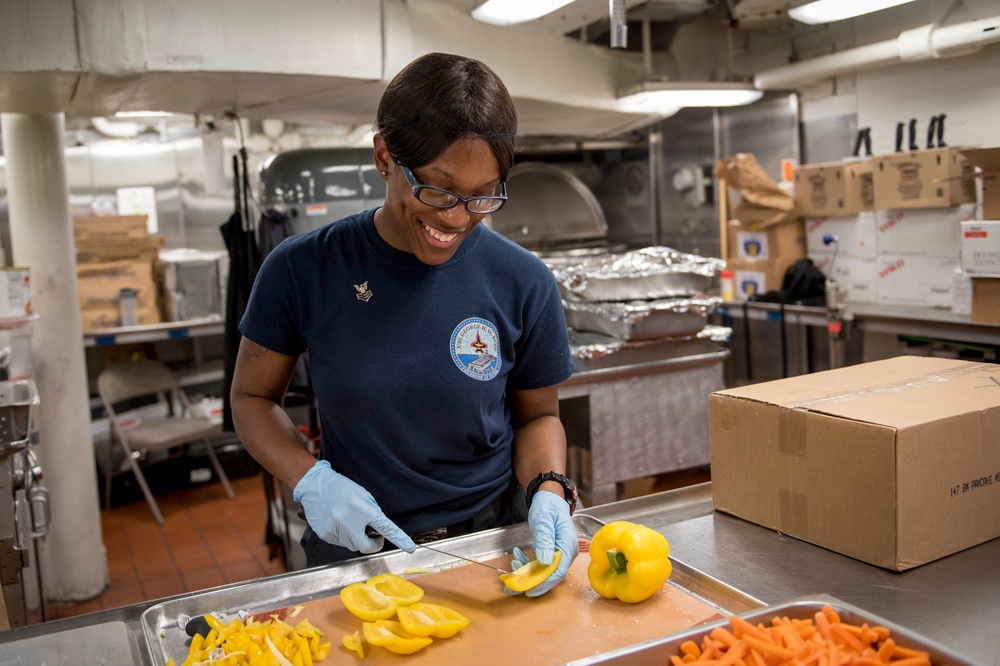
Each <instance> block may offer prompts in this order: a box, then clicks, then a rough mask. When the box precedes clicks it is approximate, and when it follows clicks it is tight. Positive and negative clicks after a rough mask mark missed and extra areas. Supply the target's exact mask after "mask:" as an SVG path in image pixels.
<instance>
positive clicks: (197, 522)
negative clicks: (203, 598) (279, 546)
mask: <svg viewBox="0 0 1000 666" xmlns="http://www.w3.org/2000/svg"><path fill="white" fill-rule="evenodd" d="M231 484H232V486H233V492H234V493H235V494H236V499H232V500H231V499H229V498H228V497H226V495H225V492H224V491H223V489H222V486H221V485H220V484H218V483H211V484H207V485H202V486H196V487H192V488H185V489H182V490H178V491H175V492H172V493H168V494H162V495H158V496H157V498H156V501H157V503H158V504H159V505H160V511H162V512H163V517H164V524H163V525H162V526H160V525H157V523H156V520H154V518H153V514H152V512H151V511H150V510H149V505H148V504H146V502H145V501H144V500H139V501H136V502H132V503H130V504H126V505H123V506H118V507H113V508H111V509H105V510H103V511H101V530H102V532H103V533H104V545H105V548H106V549H107V553H108V577H109V579H110V584H109V586H108V588H107V589H106V590H105V591H104V592H103V593H102V594H101V595H100V596H98V597H96V598H94V599H90V600H87V601H83V602H80V603H76V604H58V603H55V602H50V603H49V604H48V619H50V620H55V619H60V618H65V617H70V616H73V615H81V614H83V613H91V612H94V611H99V610H105V609H109V608H117V607H119V606H126V605H128V604H133V603H137V602H140V601H145V600H151V599H159V598H162V597H167V596H170V595H174V594H180V593H182V592H194V591H197V590H203V589H206V588H209V587H215V586H217V585H224V584H226V583H235V582H240V581H247V580H252V579H254V578H260V577H262V576H270V575H273V574H278V573H283V572H284V570H285V567H284V562H283V561H282V560H281V559H280V557H277V558H275V559H273V560H271V559H268V548H267V546H266V545H264V526H265V523H266V520H267V508H266V501H265V499H264V485H263V480H262V477H261V474H260V473H258V474H255V475H253V476H249V477H244V478H240V479H233V480H231ZM29 621H30V622H32V623H35V622H40V621H41V613H40V612H37V611H36V612H34V613H32V617H31V618H29Z"/></svg>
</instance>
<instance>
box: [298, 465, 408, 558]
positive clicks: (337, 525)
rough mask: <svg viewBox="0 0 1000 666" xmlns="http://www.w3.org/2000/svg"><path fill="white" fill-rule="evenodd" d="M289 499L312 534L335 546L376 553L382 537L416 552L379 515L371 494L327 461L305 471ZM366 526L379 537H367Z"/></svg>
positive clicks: (406, 537)
mask: <svg viewBox="0 0 1000 666" xmlns="http://www.w3.org/2000/svg"><path fill="white" fill-rule="evenodd" d="M292 497H294V499H295V501H297V502H301V503H302V508H303V509H305V512H306V520H307V521H308V522H309V526H310V527H312V529H313V531H314V532H316V534H317V535H318V536H319V538H321V539H322V540H323V541H326V542H327V543H330V544H333V545H334V546H342V547H344V548H349V549H350V550H354V551H357V552H360V553H377V552H378V551H380V550H382V546H383V545H384V541H383V538H382V537H385V538H386V539H388V540H389V541H391V542H392V543H394V544H395V545H396V546H398V547H399V548H400V549H402V550H405V551H406V552H407V553H412V552H413V551H415V550H416V549H417V546H416V544H415V543H413V539H411V538H410V537H409V536H408V535H407V534H406V532H404V531H403V530H401V529H399V527H398V526H397V525H396V524H395V523H394V522H392V521H391V520H389V518H388V517H387V516H386V515H385V514H384V513H382V509H380V508H379V505H378V503H377V502H375V498H373V497H372V496H371V493H369V492H368V491H367V490H365V489H364V488H362V487H361V486H359V485H358V484H356V483H355V482H354V481H351V480H350V479H348V478H347V477H346V476H344V475H343V474H338V473H337V472H335V471H333V468H331V467H330V463H329V462H327V461H326V460H320V461H317V462H316V464H315V465H313V466H312V468H311V469H310V470H309V471H308V472H306V474H305V476H303V477H302V478H301V479H300V480H299V482H298V483H297V484H295V489H294V491H293V492H292ZM369 525H370V526H371V527H373V528H374V529H375V531H376V532H378V533H379V534H380V535H382V536H377V537H374V538H373V537H369V536H367V535H366V534H365V528H366V527H368V526H369Z"/></svg>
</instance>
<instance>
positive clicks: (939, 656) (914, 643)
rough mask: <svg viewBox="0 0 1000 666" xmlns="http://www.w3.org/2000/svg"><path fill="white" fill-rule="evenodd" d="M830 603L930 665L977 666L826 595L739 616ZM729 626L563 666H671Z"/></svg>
mask: <svg viewBox="0 0 1000 666" xmlns="http://www.w3.org/2000/svg"><path fill="white" fill-rule="evenodd" d="M827 604H829V605H830V606H832V607H833V609H834V610H835V611H837V614H838V615H840V619H841V620H842V621H844V622H849V623H851V624H858V625H860V624H863V623H865V622H867V623H868V624H869V625H870V626H873V625H881V626H883V627H886V628H887V629H889V631H890V632H891V635H892V638H893V640H894V641H895V642H896V644H897V645H901V646H903V647H907V648H912V649H915V650H923V651H925V652H928V653H930V658H931V663H932V664H934V665H935V666H943V665H944V664H948V665H949V666H976V665H975V663H974V662H972V661H970V660H969V659H968V658H966V657H963V656H962V655H960V654H958V653H957V652H955V651H954V650H952V649H950V648H948V647H945V646H944V645H941V644H940V643H937V642H935V641H932V640H931V639H928V638H924V637H922V636H920V635H919V634H917V633H915V632H913V631H910V630H908V629H906V628H904V627H901V626H899V625H897V624H895V623H893V622H890V621H889V620H885V619H883V618H880V617H878V616H877V615H874V614H872V613H869V612H867V611H864V610H861V609H860V608H857V607H856V606H852V605H850V604H848V603H845V602H843V601H840V600H839V599H836V598H834V597H831V596H828V595H825V594H820V595H816V596H811V597H804V598H801V599H793V600H791V601H788V602H785V603H781V604H776V605H772V606H765V607H762V608H757V609H754V610H751V611H749V612H745V613H738V615H739V616H740V617H742V618H743V619H745V620H747V621H748V622H750V623H751V624H757V623H758V622H764V623H765V624H767V623H768V622H769V621H770V619H771V618H772V617H776V616H777V617H788V618H789V619H792V620H795V619H807V618H812V617H813V616H814V615H815V614H816V612H817V611H819V610H821V609H822V608H823V606H825V605H827ZM728 626H729V621H728V620H719V621H716V622H712V623H709V624H704V625H702V626H700V627H695V628H693V629H689V630H686V631H682V632H679V633H675V634H672V635H670V636H663V637H662V638H656V639H653V640H649V641H643V642H642V643H636V644H635V645H629V646H627V647H623V648H618V649H615V650H610V651H608V652H605V653H604V654H600V655H594V656H592V657H586V658H584V659H577V660H574V661H571V662H568V663H567V664H565V665H564V666H588V665H590V664H628V666H647V665H648V666H653V665H654V664H655V665H656V666H663V664H669V663H670V657H671V656H672V655H680V647H681V644H682V643H683V642H684V641H688V640H693V641H695V642H696V643H699V644H700V642H701V638H702V636H704V635H706V634H708V633H710V632H711V631H712V629H714V628H716V627H728Z"/></svg>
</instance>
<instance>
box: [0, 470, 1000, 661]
mask: <svg viewBox="0 0 1000 666" xmlns="http://www.w3.org/2000/svg"><path fill="white" fill-rule="evenodd" d="M585 513H586V514H587V515H581V516H578V517H577V519H578V520H579V521H588V520H589V519H588V517H587V516H588V515H589V516H592V517H593V518H597V519H599V520H602V521H610V520H617V519H627V520H632V521H634V522H640V523H643V524H645V525H648V526H650V527H653V528H655V529H657V530H659V531H660V532H662V533H663V534H664V535H666V536H667V538H668V539H669V541H670V544H671V550H672V552H671V555H672V558H673V559H674V560H675V561H676V563H677V570H678V571H679V572H683V571H687V572H696V573H698V574H701V575H703V576H704V577H705V578H706V579H715V580H717V581H720V582H721V583H725V584H728V585H729V586H731V587H734V588H737V589H738V590H739V591H741V592H742V593H744V594H745V595H747V597H748V598H756V599H759V600H761V601H763V602H764V603H767V604H779V603H781V602H783V601H787V600H789V599H793V598H798V597H802V596H808V595H818V594H824V593H825V594H829V595H832V596H834V597H837V598H839V599H841V600H843V601H845V602H847V603H849V604H853V605H854V606H857V607H859V608H861V609H863V610H866V611H868V612H870V613H872V614H875V615H878V616H881V617H883V618H885V619H887V620H890V621H892V622H894V623H896V624H898V625H900V626H902V627H905V628H907V629H909V630H911V631H912V632H916V633H918V634H920V635H923V636H925V637H927V638H930V639H932V640H934V641H937V642H939V643H941V644H943V645H947V646H951V647H952V648H953V649H954V650H955V651H956V652H959V653H961V654H963V655H965V656H967V657H968V658H969V660H970V661H971V662H973V663H978V664H984V665H994V666H996V665H997V664H1000V631H997V628H998V627H1000V603H998V602H997V598H996V597H997V590H1000V566H997V565H998V563H1000V539H995V540H993V541H990V542H987V543H985V544H982V545H980V546H977V547H975V548H970V549H968V550H966V551H963V552H961V553H957V554H955V555H952V556H950V557H947V558H945V559H942V560H938V561H936V562H932V563H930V564H926V565H924V566H921V567H917V568H916V569H912V570H910V571H906V572H903V573H894V572H891V571H887V570H883V569H879V568H876V567H872V566H870V565H867V564H863V563H861V562H858V561H856V560H852V559H850V558H847V557H844V556H842V555H838V554H836V553H833V552H831V551H827V550H824V549H822V548H818V547H816V546H812V545H810V544H807V543H805V542H802V541H798V540H796V539H793V538H791V537H786V536H783V535H781V534H778V533H776V532H774V531H772V530H767V529H764V528H761V527H758V526H756V525H753V524H751V523H747V522H745V521H742V520H740V519H737V518H733V517H731V516H727V515H724V514H718V513H714V512H713V511H712V503H711V487H710V484H702V485H698V486H692V487H689V488H682V489H679V490H675V491H670V492H666V493H660V494H657V495H650V496H647V497H642V498H639V499H634V500H626V501H622V502H615V503H612V504H605V505H602V506H598V507H594V508H591V509H588V510H586V512H585ZM580 524H583V525H587V523H585V522H581V523H580ZM859 528H863V524H862V523H861V522H860V521H859ZM578 529H579V528H578ZM586 529H587V530H589V529H592V527H590V526H588V527H587V528H586ZM526 538H528V535H527V532H526V528H525V527H524V526H523V525H522V526H516V527H512V528H506V529H504V530H491V531H490V532H488V533H483V534H482V535H470V536H469V537H461V538H459V539H453V540H451V542H452V546H453V548H454V549H455V552H457V553H459V554H463V553H468V554H471V553H475V552H482V551H483V548H484V547H485V548H486V549H487V550H489V548H490V547H494V548H499V549H500V550H502V549H503V548H505V547H507V546H508V545H509V543H514V542H521V541H523V540H525V539H526ZM583 557H586V555H583ZM414 558H418V559H419V558H424V559H422V560H420V562H419V564H423V565H432V564H433V563H434V562H435V561H437V560H438V559H440V557H439V556H436V555H435V554H433V553H430V552H429V551H421V553H418V554H417V555H413V556H406V555H404V554H401V553H398V552H397V553H394V554H390V555H374V556H369V557H365V558H360V559H357V560H352V561H350V562H347V563H344V564H341V565H338V566H333V567H326V568H322V569H313V570H307V571H302V572H298V573H294V574H283V575H281V576H274V577H270V578H264V579H260V580H257V581H250V582H247V583H241V584H238V585H231V586H226V587H221V588H215V589H214V590H211V591H206V592H199V593H192V594H189V595H180V596H178V597H172V598H171V599H168V600H160V601H157V602H149V603H144V604H136V605H133V606H126V607H124V608H120V609H115V610H110V611H103V612H100V613H93V614H90V615H84V616H80V617H77V618H71V619H67V620H59V621H55V622H50V623H46V624H43V625H33V626H29V627H25V628H22V629H15V630H12V631H8V632H6V633H3V634H0V663H5V662H6V660H8V659H10V658H13V657H17V656H19V657H21V658H22V661H20V662H17V663H24V664H33V663H40V662H36V661H34V660H33V659H32V657H31V656H30V655H31V654H33V652H32V651H31V650H32V649H33V648H34V647H37V646H38V645H41V644H42V643H44V644H45V645H47V646H49V649H52V646H53V645H65V646H66V648H67V649H69V648H71V647H72V648H73V649H77V648H76V646H75V644H73V641H74V640H78V639H79V637H80V636H81V634H82V632H81V629H84V628H91V627H102V628H110V629H113V631H108V632H105V634H106V636H107V637H109V638H110V637H115V638H114V640H117V641H119V643H120V642H122V641H127V642H128V643H129V645H128V646H122V645H119V646H118V649H117V650H113V649H110V646H108V645H106V644H103V643H102V644H100V647H101V649H104V650H105V652H103V653H104V654H109V655H113V654H118V655H121V654H126V653H128V654H131V655H132V659H131V660H130V661H122V662H118V661H114V660H111V661H108V662H107V663H109V664H116V663H137V664H151V665H152V664H153V662H152V660H151V658H150V656H149V650H148V648H147V646H146V643H145V638H144V636H143V627H142V624H141V616H142V613H143V612H144V611H145V610H146V609H148V608H152V607H154V606H160V605H163V604H165V603H167V602H170V604H169V605H172V606H173V607H175V608H180V607H184V608H189V609H190V610H191V611H194V612H198V611H199V610H204V609H202V608H201V605H203V604H205V603H206V602H211V601H212V600H220V599H230V600H234V601H233V603H239V601H238V600H248V599H259V598H265V597H266V598H272V597H274V596H275V595H277V596H280V597H282V598H283V599H286V600H287V601H288V602H289V603H298V602H297V601H295V600H296V599H303V598H308V597H309V596H310V595H315V594H320V593H323V592H324V591H325V592H326V593H329V592H330V591H332V590H333V589H335V588H337V587H339V586H340V585H342V584H343V582H344V581H346V580H348V579H351V578H359V577H362V576H364V575H367V574H370V573H371V572H373V571H381V570H399V571H402V570H403V569H404V568H405V567H410V566H415V565H416V564H418V562H417V559H414ZM424 560H426V561H424ZM404 562H405V563H404ZM154 611H155V609H154ZM122 627H124V629H125V631H124V632H123V631H121V628H122ZM95 636H96V634H95ZM100 638H101V637H100V636H96V638H95V637H94V636H92V639H93V640H98V639H100ZM77 653H78V652H77ZM155 666H162V664H156V665H155Z"/></svg>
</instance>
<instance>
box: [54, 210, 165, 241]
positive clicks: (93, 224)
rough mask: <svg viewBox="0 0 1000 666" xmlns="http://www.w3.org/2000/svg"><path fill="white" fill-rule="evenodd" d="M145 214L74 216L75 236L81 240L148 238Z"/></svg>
mask: <svg viewBox="0 0 1000 666" xmlns="http://www.w3.org/2000/svg"><path fill="white" fill-rule="evenodd" d="M146 225H147V217H146V216H145V215H103V216H96V217H74V218H73V238H74V239H75V241H76V242H77V243H80V242H99V243H101V242H106V241H123V240H136V239H140V238H147V237H148V236H149V229H148V227H147V226H146Z"/></svg>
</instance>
